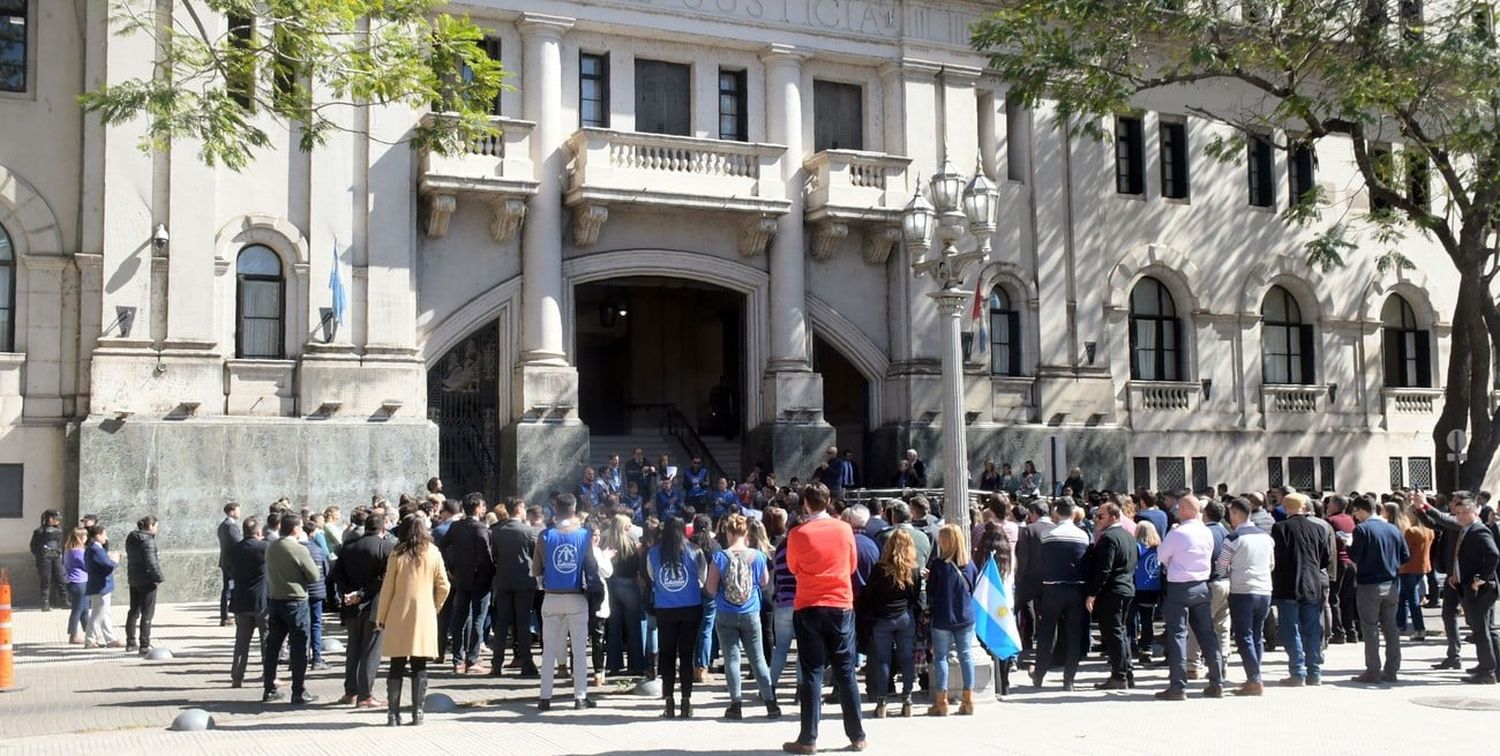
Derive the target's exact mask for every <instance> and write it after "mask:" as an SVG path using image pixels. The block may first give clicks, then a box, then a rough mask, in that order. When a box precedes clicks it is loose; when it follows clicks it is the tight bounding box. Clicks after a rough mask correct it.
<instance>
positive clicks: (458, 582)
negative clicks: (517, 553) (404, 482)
mask: <svg viewBox="0 0 1500 756" xmlns="http://www.w3.org/2000/svg"><path fill="white" fill-rule="evenodd" d="M463 511H464V516H463V518H462V519H459V520H455V521H454V522H453V524H452V525H450V526H449V527H448V534H447V536H446V537H445V539H444V542H445V544H446V545H445V546H444V547H443V561H444V562H446V563H447V567H448V574H449V575H451V576H452V579H453V617H452V620H451V621H450V625H449V628H450V630H451V631H452V633H453V637H452V638H451V639H450V641H449V644H448V647H449V648H450V649H452V651H451V653H452V654H453V671H454V672H465V673H469V674H489V670H488V669H486V668H485V667H484V666H483V665H481V664H480V663H479V650H480V646H482V645H483V641H484V615H485V612H486V611H488V610H489V606H490V582H491V581H492V580H494V578H495V558H494V555H493V554H492V553H491V552H490V532H489V528H486V527H485V525H484V515H485V512H486V508H485V502H484V496H482V495H480V494H477V493H471V494H469V495H467V496H465V497H464V503H463Z"/></svg>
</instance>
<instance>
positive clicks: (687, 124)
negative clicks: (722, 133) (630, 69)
mask: <svg viewBox="0 0 1500 756" xmlns="http://www.w3.org/2000/svg"><path fill="white" fill-rule="evenodd" d="M692 80H693V69H692V67H691V66H688V65H685V64H682V63H666V62H663V61H659V60H642V59H640V58H636V60H635V130H636V131H640V132H645V133H647V134H673V135H676V136H687V135H688V134H690V133H692V128H693V124H692V121H693V108H692V102H693V87H692Z"/></svg>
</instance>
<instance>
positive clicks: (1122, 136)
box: [1115, 116, 1146, 195]
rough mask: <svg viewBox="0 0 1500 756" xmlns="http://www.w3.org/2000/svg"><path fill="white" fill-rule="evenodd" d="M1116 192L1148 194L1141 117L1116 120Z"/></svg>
mask: <svg viewBox="0 0 1500 756" xmlns="http://www.w3.org/2000/svg"><path fill="white" fill-rule="evenodd" d="M1115 191H1117V192H1119V193H1120V194H1136V195H1139V194H1144V193H1145V192H1146V177H1145V155H1144V144H1143V143H1142V138H1141V119H1140V118H1139V117H1135V116H1119V117H1117V118H1116V119H1115Z"/></svg>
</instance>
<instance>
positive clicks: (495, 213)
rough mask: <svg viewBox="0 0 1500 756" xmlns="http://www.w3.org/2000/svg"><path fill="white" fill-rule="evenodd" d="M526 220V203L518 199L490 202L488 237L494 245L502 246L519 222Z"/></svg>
mask: <svg viewBox="0 0 1500 756" xmlns="http://www.w3.org/2000/svg"><path fill="white" fill-rule="evenodd" d="M524 220H526V202H525V201H524V200H518V199H497V200H493V201H491V202H490V236H491V237H492V238H493V239H494V240H495V241H496V243H500V244H504V243H505V242H507V241H509V240H510V238H511V237H512V236H515V235H516V230H517V229H519V228H521V222H522V221H524Z"/></svg>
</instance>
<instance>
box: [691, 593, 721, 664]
mask: <svg viewBox="0 0 1500 756" xmlns="http://www.w3.org/2000/svg"><path fill="white" fill-rule="evenodd" d="M716 614H718V605H717V604H715V603H714V600H713V599H712V598H710V599H709V600H707V601H705V602H703V624H702V625H701V626H700V627H699V628H698V646H697V648H696V649H695V650H696V652H697V654H696V655H695V656H694V657H693V659H694V660H693V666H695V667H697V668H699V669H708V665H710V664H713V663H714V655H715V653H716V652H717V651H718V650H719V649H718V647H717V646H718V644H717V643H715V640H714V615H716Z"/></svg>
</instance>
